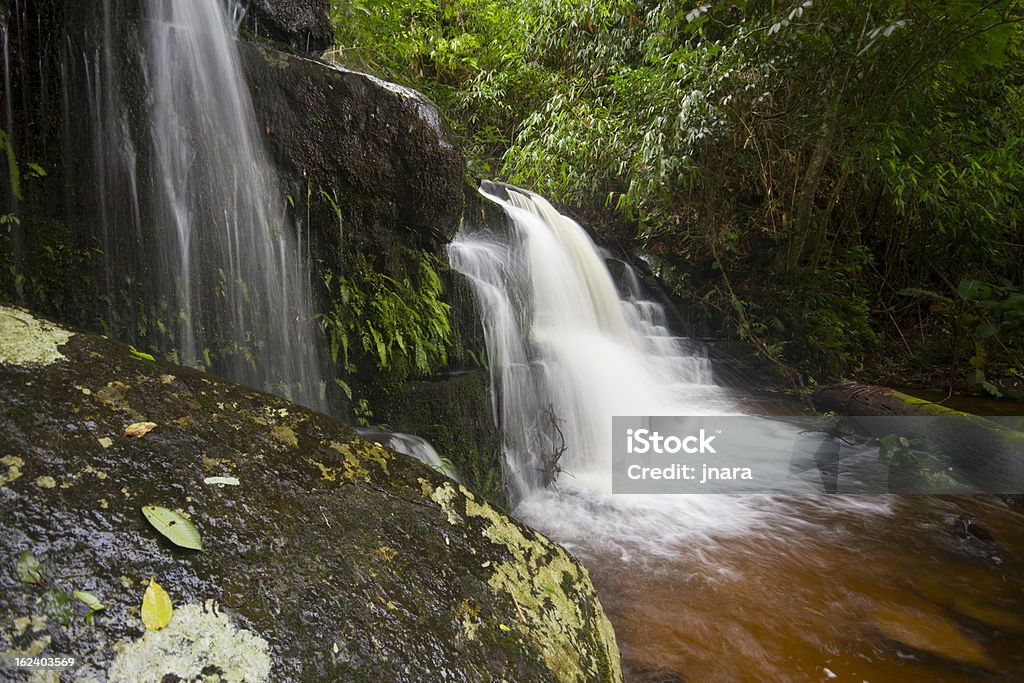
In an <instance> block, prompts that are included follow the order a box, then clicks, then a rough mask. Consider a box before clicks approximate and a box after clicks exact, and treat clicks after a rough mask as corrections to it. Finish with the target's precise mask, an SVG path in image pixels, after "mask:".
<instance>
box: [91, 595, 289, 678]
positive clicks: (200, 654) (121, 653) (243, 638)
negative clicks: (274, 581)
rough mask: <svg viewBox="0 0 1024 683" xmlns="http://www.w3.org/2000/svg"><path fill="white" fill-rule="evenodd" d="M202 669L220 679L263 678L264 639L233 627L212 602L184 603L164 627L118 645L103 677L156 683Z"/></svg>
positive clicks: (266, 674)
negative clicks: (210, 669)
mask: <svg viewBox="0 0 1024 683" xmlns="http://www.w3.org/2000/svg"><path fill="white" fill-rule="evenodd" d="M208 667H212V668H214V669H218V670H219V671H220V676H219V678H218V680H219V681H221V682H222V683H241V682H242V681H245V682H247V683H259V682H261V681H266V680H267V679H268V678H269V676H270V668H271V659H270V654H269V652H268V646H267V641H265V640H264V639H263V638H261V637H259V636H258V635H256V634H255V633H253V632H252V631H247V630H245V629H238V628H235V626H234V624H232V623H231V620H230V619H229V618H228V617H227V616H226V615H224V614H223V613H220V612H216V611H215V610H214V609H212V606H207V607H206V608H204V606H200V605H185V606H184V607H181V608H178V609H176V610H175V611H174V617H173V618H172V619H171V623H170V624H168V626H167V627H166V628H164V629H162V630H160V631H147V632H146V634H145V635H143V636H142V637H141V638H139V639H138V640H136V641H135V642H132V643H127V644H122V645H120V646H118V654H117V657H116V658H115V659H114V663H113V664H112V665H111V667H110V671H109V672H108V677H109V679H110V683H119V682H121V681H123V682H125V683H146V682H149V681H152V682H154V683H159V682H160V681H162V680H165V676H166V675H167V674H173V675H174V676H176V677H177V678H179V679H185V680H194V679H197V678H199V677H200V676H201V675H202V673H203V670H204V669H207V668H208Z"/></svg>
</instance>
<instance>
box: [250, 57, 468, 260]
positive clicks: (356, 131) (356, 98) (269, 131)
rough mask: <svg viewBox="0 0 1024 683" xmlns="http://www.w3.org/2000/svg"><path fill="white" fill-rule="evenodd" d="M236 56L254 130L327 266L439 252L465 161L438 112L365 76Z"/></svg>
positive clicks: (457, 206)
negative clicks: (334, 261) (335, 255)
mask: <svg viewBox="0 0 1024 683" xmlns="http://www.w3.org/2000/svg"><path fill="white" fill-rule="evenodd" d="M239 49H240V56H241V60H242V66H243V69H244V71H245V76H246V80H247V81H248V82H249V86H250V91H251V94H252V99H253V105H254V107H255V108H256V116H257V121H259V123H260V124H261V126H262V128H263V131H264V134H265V136H266V138H265V139H266V143H267V146H268V148H269V149H270V150H271V153H272V156H273V157H274V160H275V162H276V165H277V167H278V169H279V171H280V172H281V173H282V175H283V176H284V177H285V180H286V182H287V183H288V184H289V189H290V196H291V197H292V198H293V199H294V200H295V201H296V202H297V204H298V207H299V208H298V209H297V212H298V213H300V215H301V214H304V213H305V212H304V209H308V210H309V211H310V214H309V216H308V218H309V220H310V222H311V223H313V224H315V226H317V227H315V228H314V229H315V230H316V232H317V233H318V234H319V235H320V237H321V244H320V245H319V246H320V251H321V253H320V255H321V256H322V257H324V258H327V256H328V254H329V252H330V251H331V250H337V249H342V248H343V249H344V250H346V251H349V252H352V251H362V252H364V253H370V254H376V253H378V252H380V251H384V252H389V253H392V254H394V255H397V254H398V252H399V251H400V248H401V247H418V248H426V249H429V250H438V249H440V248H441V247H442V246H443V245H444V244H446V243H447V242H448V241H449V240H450V239H451V237H452V236H453V235H454V233H455V230H456V229H457V228H458V224H459V218H460V215H461V213H462V206H463V191H464V188H463V160H462V155H461V154H460V152H459V151H458V150H457V149H456V148H455V146H454V145H453V144H452V142H451V140H450V139H449V137H448V133H447V131H446V130H445V127H444V124H443V122H442V119H441V115H440V113H439V112H438V110H437V107H436V106H435V105H434V104H433V103H432V102H430V101H429V100H428V99H426V97H424V96H423V95H421V94H419V93H417V92H416V91H414V90H410V89H408V88H404V87H402V86H399V85H396V84H394V83H388V82H387V81H383V80H380V79H378V78H375V77H373V76H369V75H366V74H361V73H358V72H355V71H348V70H345V69H341V68H336V67H331V66H328V65H326V64H323V63H321V62H315V61H311V60H308V59H302V58H299V57H295V56H293V55H289V54H285V53H283V52H278V51H276V50H271V49H268V48H265V47H261V46H257V45H252V44H245V43H240V44H239ZM328 198H329V199H328ZM306 202H308V204H306ZM304 204H305V206H304ZM303 218H305V216H303ZM342 243H343V244H342ZM339 255H341V256H343V255H344V254H339Z"/></svg>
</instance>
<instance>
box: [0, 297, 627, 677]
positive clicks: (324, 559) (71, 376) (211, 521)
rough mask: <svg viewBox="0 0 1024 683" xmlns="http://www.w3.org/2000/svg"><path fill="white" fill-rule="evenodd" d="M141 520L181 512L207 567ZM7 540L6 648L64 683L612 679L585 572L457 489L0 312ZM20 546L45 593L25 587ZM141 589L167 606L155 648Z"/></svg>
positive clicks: (225, 388) (317, 419)
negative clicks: (144, 429) (99, 606)
mask: <svg viewBox="0 0 1024 683" xmlns="http://www.w3.org/2000/svg"><path fill="white" fill-rule="evenodd" d="M142 421H149V422H154V423H156V425H157V426H156V428H155V429H153V430H152V431H151V432H149V433H147V434H145V435H144V436H142V437H141V438H129V437H125V436H124V435H123V434H124V430H125V427H126V426H127V425H129V424H131V423H135V422H142ZM213 476H222V477H235V478H237V479H238V481H239V485H237V486H230V485H228V486H223V485H216V484H213V485H211V484H206V483H204V479H206V478H208V477H213ZM144 505H160V506H164V507H167V508H171V509H178V510H180V511H182V512H184V513H186V514H187V515H189V516H190V517H191V520H192V522H193V523H194V524H195V526H196V527H197V528H198V529H199V531H200V533H201V534H202V540H203V547H204V550H205V552H195V551H190V550H184V549H181V548H178V547H176V546H174V545H173V544H171V543H170V542H169V541H167V540H165V539H164V538H163V537H162V536H160V535H159V534H158V533H157V532H156V531H155V530H154V529H153V528H152V527H150V526H149V524H148V523H147V522H146V521H145V519H144V517H143V516H142V514H141V512H140V508H141V507H142V506H144ZM0 528H2V529H3V531H4V533H3V534H2V535H0V596H2V599H0V652H2V651H9V652H10V651H20V652H26V653H32V654H54V655H56V654H61V655H72V656H75V657H76V658H77V660H78V662H79V663H80V664H79V666H78V668H77V669H76V680H97V681H101V680H111V681H117V680H125V681H178V680H221V681H224V680H228V681H230V680H236V681H241V680H246V681H258V680H271V681H291V680H300V679H301V680H337V681H342V680H343V681H392V680H394V681H423V680H447V681H483V680H486V681H492V680H493V681H498V680H509V681H550V680H560V681H600V680H621V673H620V669H619V655H618V650H617V648H616V645H615V636H614V633H613V632H612V628H611V626H610V624H609V622H608V620H607V618H606V617H605V615H604V612H603V611H602V609H601V606H600V604H599V602H598V600H597V598H596V596H595V594H594V590H593V587H592V585H591V583H590V579H589V577H588V575H587V572H586V570H585V569H584V568H583V567H581V566H580V565H579V564H578V563H577V562H576V561H575V560H574V559H573V558H572V557H571V556H570V555H568V554H567V553H566V552H565V551H564V550H562V549H561V548H560V547H558V546H556V545H555V544H553V543H551V542H550V541H548V540H547V539H545V538H543V537H542V536H540V535H539V534H537V533H535V532H533V531H531V530H529V529H527V528H525V527H523V526H521V525H519V524H517V523H516V522H514V521H511V520H509V519H508V518H507V517H505V516H504V515H502V514H501V513H499V512H497V511H496V510H495V509H494V508H492V507H490V506H489V505H487V504H486V503H484V502H483V501H481V500H479V499H476V498H474V496H473V495H472V494H470V493H469V492H468V491H467V490H465V489H464V488H462V487H459V486H457V485H455V484H454V483H452V482H451V481H449V480H447V479H446V478H444V477H443V476H441V475H439V474H437V473H435V472H433V471H432V470H430V469H428V468H426V467H424V466H422V465H421V464H420V463H418V462H417V461H414V460H412V459H409V458H406V457H404V456H400V455H396V454H394V453H391V452H389V451H386V450H384V449H383V448H381V447H380V446H378V445H376V444H372V443H369V442H366V441H362V440H361V439H359V438H358V437H357V436H356V435H355V434H354V433H353V431H352V430H351V429H350V428H349V427H347V426H345V425H343V424H341V423H339V422H337V421H335V420H333V419H331V418H328V417H326V416H324V415H320V414H317V413H313V412H310V411H308V410H305V409H303V408H300V407H298V406H295V405H293V404H290V403H288V402H287V401H284V400H282V399H279V398H276V397H274V396H269V395H266V394H261V393H258V392H255V391H252V390H248V389H245V388H242V387H239V386H237V385H233V384H230V383H228V382H225V381H221V380H217V379H215V378H213V377H210V376H207V375H203V374H201V373H198V372H195V371H192V370H190V369H187V368H182V367H179V366H173V365H169V364H165V363H161V362H154V361H151V360H148V359H146V358H145V357H143V356H142V355H140V354H137V353H133V352H132V350H131V349H130V348H129V347H126V346H124V345H122V344H119V343H116V342H113V341H110V340H108V339H105V338H102V337H98V336H95V335H90V334H85V333H73V332H70V331H67V330H62V329H60V328H58V327H57V326H55V325H52V324H49V323H47V322H45V321H41V320H40V319H38V318H36V317H34V316H32V315H31V314H29V313H27V312H25V311H22V310H18V309H12V308H6V307H2V306H0ZM26 550H27V551H31V552H32V553H33V554H34V555H35V556H36V557H37V558H38V559H39V560H40V562H41V564H42V575H43V576H42V581H41V582H40V583H27V582H24V581H22V580H20V579H19V574H18V571H17V569H16V565H17V561H18V557H19V555H20V554H21V553H22V552H24V551H26ZM150 577H155V578H156V581H157V582H158V583H159V584H160V585H162V586H163V587H164V588H165V589H166V590H167V592H168V593H169V594H170V596H171V599H172V600H173V603H174V606H175V613H174V617H173V618H172V620H171V622H170V625H169V626H168V627H167V628H165V629H163V630H161V631H158V632H155V633H153V632H146V631H145V630H144V629H143V626H142V623H141V621H140V607H139V606H140V602H141V600H142V596H143V593H144V591H145V588H146V586H147V584H148V582H149V580H150ZM56 591H66V592H67V593H68V594H70V593H71V592H72V591H89V592H91V593H94V594H95V595H96V596H97V597H98V598H99V599H100V600H101V601H102V602H103V603H104V604H105V605H106V609H105V610H103V611H100V612H97V613H96V615H95V620H94V623H93V625H88V624H87V623H86V621H85V618H84V617H85V616H86V612H87V611H88V610H87V608H86V607H85V605H84V604H80V603H78V602H77V601H73V602H74V610H75V614H74V618H73V620H72V621H70V623H62V622H63V620H62V619H61V618H60V616H59V614H58V613H59V611H60V610H59V609H57V610H55V609H54V608H53V606H52V605H51V606H50V607H49V608H48V607H47V605H48V603H49V602H51V601H52V600H53V594H54V592H56ZM8 673H10V672H9V671H5V675H7V674H8ZM17 675H24V672H22V673H21V674H17ZM23 679H24V680H27V677H24V678H23ZM16 680H17V678H16Z"/></svg>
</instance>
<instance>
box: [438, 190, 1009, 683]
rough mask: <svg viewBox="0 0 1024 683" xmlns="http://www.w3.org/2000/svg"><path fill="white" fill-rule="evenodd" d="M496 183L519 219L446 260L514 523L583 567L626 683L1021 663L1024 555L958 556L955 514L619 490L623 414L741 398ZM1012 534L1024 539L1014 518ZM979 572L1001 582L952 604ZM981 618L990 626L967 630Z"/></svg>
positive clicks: (950, 507) (927, 502)
mask: <svg viewBox="0 0 1024 683" xmlns="http://www.w3.org/2000/svg"><path fill="white" fill-rule="evenodd" d="M482 191H483V193H484V195H485V196H486V197H488V198H489V199H491V200H493V201H495V202H497V203H498V204H500V205H501V206H502V208H503V209H504V210H505V212H506V213H507V214H508V217H509V219H510V225H509V227H508V228H507V230H505V229H502V230H498V229H495V228H487V229H484V230H476V231H468V230H467V229H466V228H464V229H463V231H462V232H461V233H460V234H459V235H458V236H457V237H456V239H455V241H454V242H453V243H452V244H451V246H450V248H449V256H450V259H451V263H452V267H453V268H454V269H455V270H457V271H459V272H461V273H463V274H464V275H465V276H466V277H467V279H468V280H469V282H470V283H471V285H472V287H473V290H474V292H475V294H476V298H477V303H478V308H479V312H480V316H481V318H482V321H483V327H484V337H485V342H486V345H487V351H488V358H489V361H490V373H491V385H492V397H493V401H494V414H495V420H496V422H497V423H498V425H499V427H500V428H501V430H502V433H503V437H504V444H505V445H504V448H505V468H506V480H507V483H508V484H509V486H510V487H511V489H512V491H513V495H514V496H515V498H516V500H517V501H518V503H517V506H516V509H515V514H516V515H517V516H518V517H519V518H520V519H522V520H523V521H525V522H526V523H528V524H530V525H532V526H534V527H536V528H538V529H540V530H541V531H543V532H545V533H547V534H549V535H550V536H551V537H553V538H554V539H556V540H557V541H559V542H561V543H562V544H563V545H565V546H567V547H568V548H570V549H571V550H572V551H573V552H574V553H576V554H577V555H578V556H579V557H580V558H581V559H582V560H583V561H584V563H585V564H587V565H588V567H589V568H590V571H591V575H592V576H593V578H594V581H595V584H596V585H597V587H598V589H599V592H600V593H601V595H602V601H603V603H604V605H605V608H606V610H607V611H608V613H609V616H610V617H611V619H612V621H613V624H615V626H616V630H617V633H618V637H619V643H620V646H621V648H622V651H623V661H624V667H625V671H626V674H627V680H628V679H629V678H636V679H637V680H677V678H673V676H675V675H677V674H678V675H679V678H678V680H681V678H682V676H685V677H686V680H691V677H692V680H702V681H718V680H720V681H745V680H750V681H761V680H776V681H806V680H829V679H830V678H831V677H833V676H841V677H842V680H857V681H861V680H871V681H882V680H911V679H913V680H924V679H926V678H927V679H934V678H935V677H937V676H939V677H943V678H944V680H955V681H960V680H964V681H966V680H975V679H981V680H984V679H986V677H987V676H990V675H991V676H994V678H992V680H997V679H998V675H997V674H995V673H993V672H995V671H999V670H1003V671H1005V670H1008V669H1013V670H1016V671H1018V672H1019V671H1021V670H1022V669H1021V667H1022V665H1024V659H1022V657H1021V655H1019V654H1014V652H1015V650H1014V646H1013V645H1012V643H1013V642H1015V641H1014V639H1015V638H1017V637H1020V635H1021V633H1024V619H1021V618H1020V617H1019V613H1020V612H1022V611H1024V595H1022V591H1021V590H1020V589H1019V585H1020V584H1019V581H1018V582H1017V586H1018V588H1016V589H1009V590H1003V589H999V588H991V589H990V588H986V585H990V586H993V585H997V583H998V585H1005V581H1006V580H1007V577H1014V576H1016V577H1018V579H1019V576H1020V574H1021V572H1022V565H1021V562H1020V560H1019V557H1018V558H1017V559H1016V560H1014V561H1012V562H1011V561H1009V560H1008V559H1007V558H1008V557H1010V556H1012V553H1006V552H1001V554H1000V556H999V557H996V559H995V560H993V561H994V562H998V563H999V565H997V567H998V568H997V569H996V570H995V571H992V572H989V571H988V570H989V569H990V567H984V566H983V567H978V566H977V565H979V564H984V562H985V560H984V559H981V558H979V556H978V553H975V552H974V551H975V549H966V550H967V551H969V552H967V554H966V555H964V552H965V549H964V548H962V547H960V546H957V545H956V542H955V541H953V540H952V539H951V537H950V536H949V534H948V533H947V530H946V529H945V526H944V525H945V521H946V518H947V517H953V516H955V515H954V512H955V510H956V505H957V504H958V503H957V504H955V503H953V502H950V501H949V500H945V499H939V498H937V497H933V498H930V499H922V498H915V497H909V498H900V497H895V496H873V497H867V496H860V497H857V496H850V497H843V496H822V495H807V496H786V497H784V496H767V495H752V496H724V495H691V496H671V495H650V496H637V495H629V496H627V495H613V494H611V457H610V452H611V445H610V442H611V418H612V416H614V415H709V414H716V415H724V414H739V412H740V411H739V409H738V406H739V403H738V401H736V400H734V398H733V397H732V396H731V395H730V393H729V392H728V391H726V390H725V389H723V388H721V387H718V386H716V385H715V384H714V382H713V380H712V376H711V368H710V364H709V363H708V360H707V359H706V357H705V356H704V355H703V354H701V353H700V352H699V350H698V349H697V348H696V347H695V346H694V345H693V344H691V343H689V342H688V341H687V340H685V339H680V338H678V337H674V336H672V335H671V334H670V333H669V332H668V330H667V329H666V324H665V317H664V312H663V310H662V308H661V307H660V306H659V305H658V304H655V303H653V302H650V301H644V300H643V297H642V293H641V290H640V288H639V286H638V283H637V281H636V278H635V276H634V275H633V274H632V273H631V272H630V271H628V270H627V272H626V277H625V279H624V282H623V285H624V287H623V290H624V291H625V293H626V296H624V297H623V296H621V295H620V294H619V291H618V290H617V288H616V285H615V282H614V281H613V278H612V276H611V275H610V273H609V271H608V268H607V267H606V265H605V262H604V259H603V258H602V257H601V255H600V253H599V251H598V249H597V248H596V247H595V245H594V244H593V242H592V241H591V240H590V238H589V237H588V236H587V235H586V233H585V232H584V231H583V229H582V228H581V227H580V226H579V225H578V224H576V223H575V222H574V221H572V220H571V219H569V218H567V217H565V216H562V215H560V214H559V213H558V212H557V211H556V210H555V209H554V208H552V207H551V205H550V204H549V203H548V202H546V201H545V200H544V199H543V198H541V197H539V196H537V195H535V194H533V193H530V192H527V191H524V190H520V189H517V188H513V187H509V186H504V185H498V184H494V183H485V185H484V186H483V188H482ZM765 438H772V437H771V436H770V435H766V437H765ZM783 438H785V436H783ZM552 459H554V460H555V462H554V464H552ZM552 468H553V469H554V470H555V471H554V472H552V471H551V470H552ZM559 471H560V472H561V476H559V477H557V482H556V485H555V487H553V488H548V487H545V484H546V483H548V481H549V480H550V479H551V478H553V477H546V476H545V474H555V475H557V474H558V473H559ZM1008 529H1010V531H1009V534H1010V535H1011V537H1012V538H1013V539H1014V541H1015V542H1017V543H1018V544H1019V542H1020V541H1021V539H1024V529H1022V528H1021V525H1020V524H1019V521H1018V524H1017V525H1014V524H1009V525H1008ZM978 552H980V553H981V555H984V554H985V552H987V551H978ZM968 572H969V573H970V575H971V576H974V577H987V579H986V581H988V582H989V583H988V584H986V583H984V582H982V581H980V580H978V579H977V578H976V580H974V581H973V582H972V583H971V584H970V585H967V586H963V585H960V586H958V587H957V591H955V592H954V593H956V594H948V593H944V582H945V583H951V584H955V583H956V581H957V579H956V577H958V576H960V575H962V574H965V573H968ZM926 579H927V580H926ZM993 580H995V581H993ZM922 596H924V597H922ZM957 605H958V606H957ZM955 610H959V612H958V613H957V614H955V615H951V613H952V611H955ZM1014 611H1016V612H1017V613H1018V614H1014ZM968 613H970V614H973V615H974V618H977V617H978V616H979V615H982V614H984V615H987V616H986V618H987V619H988V621H987V622H986V623H985V624H983V625H979V624H978V623H975V622H971V623H972V624H973V627H972V628H967V627H965V626H964V624H965V623H966V622H967V621H969V620H970V619H971V617H967V616H965V614H968ZM961 617H962V619H961ZM982 621H985V619H982ZM997 623H998V624H1002V626H1001V627H997V626H996V625H995V624H997ZM1000 628H1002V629H1004V630H1006V631H1005V632H1004V631H1001V630H1000ZM1007 633H1009V634H1010V635H1007Z"/></svg>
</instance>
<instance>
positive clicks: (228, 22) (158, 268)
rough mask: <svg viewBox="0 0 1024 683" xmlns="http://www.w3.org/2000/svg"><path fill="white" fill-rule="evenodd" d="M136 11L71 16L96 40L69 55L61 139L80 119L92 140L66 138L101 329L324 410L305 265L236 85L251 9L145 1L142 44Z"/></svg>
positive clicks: (108, 9) (195, 0) (213, 0)
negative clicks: (245, 12)
mask: <svg viewBox="0 0 1024 683" xmlns="http://www.w3.org/2000/svg"><path fill="white" fill-rule="evenodd" d="M134 7H135V6H134V5H131V6H128V5H125V4H124V3H122V2H120V1H119V0H103V1H102V2H99V3H96V4H95V5H90V6H88V7H82V8H81V9H80V10H76V11H80V12H81V13H82V15H83V17H82V20H83V21H87V22H90V23H92V24H95V25H96V26H97V28H98V29H99V30H98V31H97V32H96V34H95V35H88V34H87V38H86V43H85V44H82V45H80V44H77V43H72V42H71V41H70V40H69V42H68V44H67V45H66V46H65V50H66V52H65V56H64V59H63V63H62V70H63V71H64V73H65V78H64V84H65V85H64V97H63V106H64V109H65V111H64V120H65V122H68V123H67V124H66V125H69V126H70V125H71V123H70V122H75V121H78V120H80V119H82V118H84V119H85V121H86V122H87V124H88V127H89V129H90V135H89V136H88V139H89V140H91V141H92V142H91V143H90V147H89V148H87V149H84V150H82V147H83V143H82V142H81V141H80V140H79V139H78V136H77V134H76V132H75V131H74V130H72V129H71V128H69V129H68V130H66V131H65V137H66V139H65V147H66V148H67V149H68V150H69V151H68V152H67V153H66V154H65V158H66V159H79V158H86V159H89V160H90V162H89V163H88V164H83V165H79V166H72V167H69V169H68V170H67V171H66V172H67V174H68V176H69V177H76V176H77V175H80V174H81V173H82V172H83V171H84V172H86V173H88V174H89V176H88V177H91V178H95V181H94V182H95V187H93V188H89V189H90V190H91V191H88V192H82V190H81V189H77V190H76V191H78V192H82V195H83V199H82V203H83V204H85V205H86V209H87V210H88V211H89V212H90V213H91V214H92V215H94V216H95V219H96V223H97V225H98V230H97V232H98V237H99V241H100V244H101V246H102V252H103V256H102V258H103V260H104V273H105V278H106V291H107V295H106V296H107V301H106V306H107V309H108V313H107V325H108V327H109V328H111V329H112V330H116V333H117V335H118V336H121V337H126V338H127V339H129V340H132V341H135V343H143V344H146V345H156V346H159V347H161V348H162V350H164V351H167V352H171V354H172V355H173V356H174V357H176V359H177V360H178V361H179V362H182V363H185V364H189V365H197V366H202V367H204V368H206V369H208V370H211V371H214V372H217V373H220V374H223V375H226V376H228V377H229V378H231V379H233V380H235V381H238V382H241V383H243V384H247V385H250V386H254V387H257V388H260V389H263V390H266V391H271V392H274V393H278V394H281V395H283V396H285V397H287V398H291V399H292V400H295V401H297V402H299V403H303V404H305V405H307V406H310V407H316V408H323V407H324V406H323V400H322V398H321V394H322V391H323V387H322V382H323V378H322V377H321V376H320V370H319V368H320V363H319V359H318V355H317V354H318V351H317V337H316V334H315V328H314V320H313V311H314V305H313V297H312V286H311V282H310V272H309V267H308V263H307V262H308V253H303V250H302V249H300V247H299V244H300V242H301V240H302V236H301V235H296V234H295V233H296V230H295V228H294V227H293V226H292V225H291V223H290V221H289V220H288V217H287V214H286V206H287V204H286V196H285V194H284V190H283V189H282V187H281V185H280V184H279V182H278V180H277V178H276V177H275V174H274V171H273V169H272V167H271V165H270V163H269V161H268V159H267V153H266V151H265V150H264V148H263V142H262V139H261V137H262V127H261V125H260V124H259V123H258V122H257V121H256V119H255V116H254V113H253V105H252V102H251V100H250V96H249V92H248V86H247V85H246V82H245V79H244V78H243V74H242V69H241V66H240V62H239V56H238V49H237V46H236V38H235V31H236V28H237V23H238V20H239V18H240V16H241V12H242V6H241V4H240V3H237V2H229V3H226V2H223V1H222V0H190V1H188V2H183V1H178V0H145V1H144V2H142V3H141V10H138V11H141V17H140V19H141V29H140V30H139V31H138V33H139V35H136V32H135V31H132V30H131V29H130V28H129V27H131V26H134V25H135V24H133V23H131V22H130V21H129V20H128V19H126V17H127V16H128V13H130V12H131V11H136V10H135V9H134ZM79 50H81V52H80V53H79V52H78V51H79ZM83 108H84V109H85V111H84V112H82V111H81V110H82V109H83ZM83 114H84V116H83ZM76 146H77V147H76ZM75 149H79V150H81V151H82V152H84V153H76V152H75V151H74V150H75ZM72 163H73V164H79V163H80V162H72ZM83 166H84V167H83ZM133 328H134V329H133Z"/></svg>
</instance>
